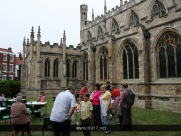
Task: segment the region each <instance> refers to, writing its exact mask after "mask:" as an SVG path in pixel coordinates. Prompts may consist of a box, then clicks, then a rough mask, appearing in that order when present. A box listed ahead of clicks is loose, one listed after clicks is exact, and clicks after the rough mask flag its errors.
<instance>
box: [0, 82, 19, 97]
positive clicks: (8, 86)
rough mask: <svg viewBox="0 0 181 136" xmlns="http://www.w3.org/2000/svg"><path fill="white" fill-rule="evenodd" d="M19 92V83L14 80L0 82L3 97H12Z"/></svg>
mask: <svg viewBox="0 0 181 136" xmlns="http://www.w3.org/2000/svg"><path fill="white" fill-rule="evenodd" d="M20 90H21V83H20V81H15V80H4V81H0V92H1V93H3V94H4V95H5V97H11V98H12V97H14V96H15V95H16V94H17V93H19V92H20Z"/></svg>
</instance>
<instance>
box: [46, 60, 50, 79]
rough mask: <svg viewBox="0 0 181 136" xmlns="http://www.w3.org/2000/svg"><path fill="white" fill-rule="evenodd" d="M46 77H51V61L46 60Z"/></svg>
mask: <svg viewBox="0 0 181 136" xmlns="http://www.w3.org/2000/svg"><path fill="white" fill-rule="evenodd" d="M45 77H50V61H49V60H48V59H46V60H45Z"/></svg>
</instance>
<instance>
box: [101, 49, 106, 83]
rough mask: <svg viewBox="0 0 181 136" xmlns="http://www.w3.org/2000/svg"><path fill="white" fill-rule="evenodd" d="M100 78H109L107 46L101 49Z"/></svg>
mask: <svg viewBox="0 0 181 136" xmlns="http://www.w3.org/2000/svg"><path fill="white" fill-rule="evenodd" d="M100 80H105V81H106V80H108V50H107V49H106V47H102V48H101V50H100Z"/></svg>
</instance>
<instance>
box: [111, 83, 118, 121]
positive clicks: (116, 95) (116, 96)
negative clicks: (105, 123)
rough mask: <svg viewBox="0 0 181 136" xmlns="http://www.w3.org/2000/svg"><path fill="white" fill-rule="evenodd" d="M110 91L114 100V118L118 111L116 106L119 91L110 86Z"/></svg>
mask: <svg viewBox="0 0 181 136" xmlns="http://www.w3.org/2000/svg"><path fill="white" fill-rule="evenodd" d="M110 89H111V90H112V96H113V99H114V110H115V116H114V117H118V114H117V111H118V106H119V97H120V90H119V89H117V88H115V87H114V86H111V87H110Z"/></svg>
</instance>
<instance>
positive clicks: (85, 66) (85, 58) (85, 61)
mask: <svg viewBox="0 0 181 136" xmlns="http://www.w3.org/2000/svg"><path fill="white" fill-rule="evenodd" d="M83 80H88V55H87V53H84V55H83Z"/></svg>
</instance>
